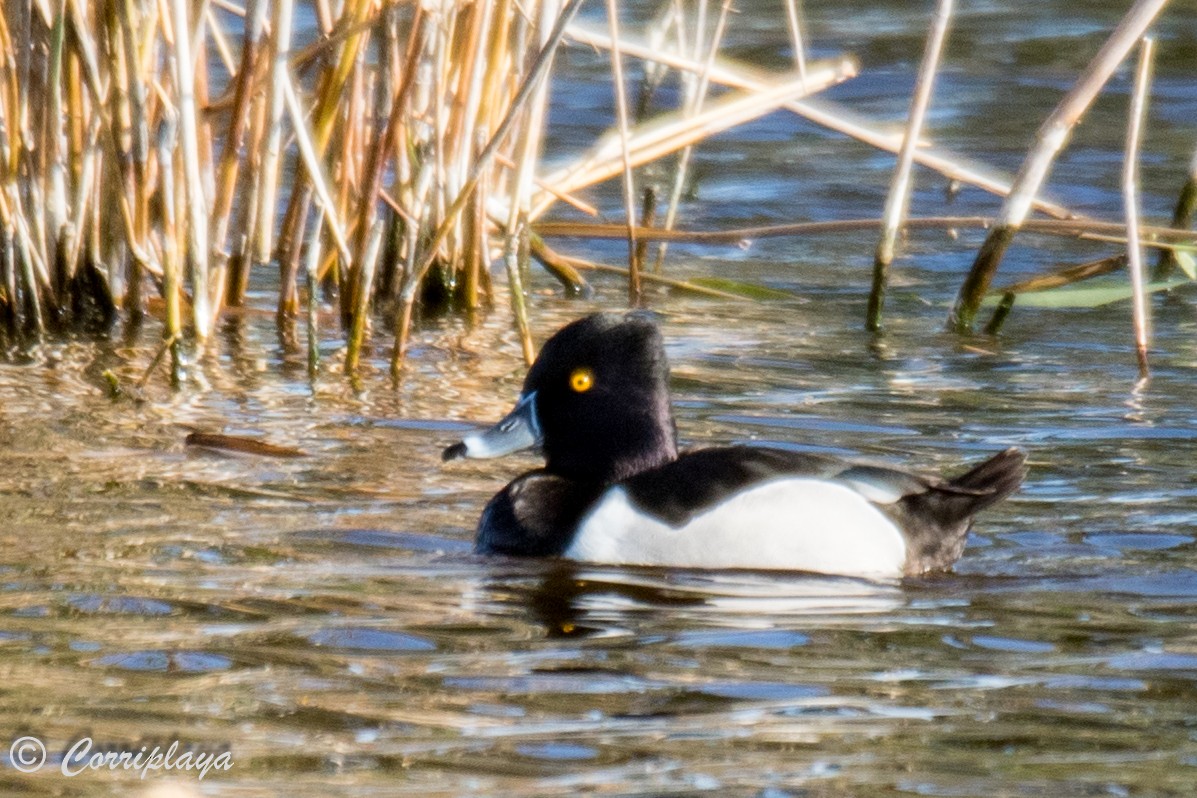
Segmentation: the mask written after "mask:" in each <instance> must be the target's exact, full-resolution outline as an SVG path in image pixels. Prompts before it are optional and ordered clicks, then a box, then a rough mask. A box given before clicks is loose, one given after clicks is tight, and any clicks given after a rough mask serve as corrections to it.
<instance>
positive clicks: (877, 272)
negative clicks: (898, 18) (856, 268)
mask: <svg viewBox="0 0 1197 798" xmlns="http://www.w3.org/2000/svg"><path fill="white" fill-rule="evenodd" d="M952 7H953V0H939V5H938V7H937V9H936V11H935V19H934V20H933V21H932V23H931V29H930V30H929V31H928V33H927V47H926V50H925V51H924V53H923V63H922V66H920V67H919V75H918V79H917V81H916V82H915V89H914V96H913V97H912V98H911V100H910V119H909V121H908V122H907V123H906V136H905V138H903V139H902V150H901V152H899V153H898V164H897V166H895V167H894V177H893V181H892V182H891V183H890V187H889V197H888V198H887V199H886V201H885V213H884V219H885V223H884V227H883V229H882V231H881V240H880V241H878V242H877V250H876V252H875V253H874V255H873V288H872V290H871V291H870V292H869V306H868V311H867V316H866V321H865V327H866V328H867V329H868V330H869V331H871V332H877V331H878V330H880V329H881V310H882V305H883V304H884V302H885V287H886V283H887V281H888V280H889V266H890V264H891V263H893V260H894V245H895V242H896V241H897V240H898V230H899V228H901V226H902V219H903V218H904V217H905V216H906V208H907V206H908V205H909V203H910V192H911V182H910V173H911V167H912V166H913V165H914V151H915V148H916V147H918V142H919V137H920V136H921V135H922V131H923V119H924V118H925V117H926V115H927V106H928V105H930V104H931V91H932V89H933V88H934V87H935V73H936V71H937V70H938V69H939V60H940V56H941V55H942V54H943V43H944V39H945V38H947V33H948V23H949V22H950V21H951V19H952Z"/></svg>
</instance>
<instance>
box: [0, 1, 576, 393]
mask: <svg viewBox="0 0 1197 798" xmlns="http://www.w3.org/2000/svg"><path fill="white" fill-rule="evenodd" d="M331 5H332V4H329V3H328V2H326V0H317V2H315V3H312V4H295V3H293V2H291V1H290V0H278V1H277V2H270V1H268V0H248V2H247V3H246V5H245V6H244V7H239V6H237V5H235V4H234V3H232V2H227V1H225V0H215V1H214V2H210V3H209V2H191V1H190V0H162V1H160V0H107V1H106V2H96V3H81V2H77V0H64V1H63V2H50V0H33V1H32V2H21V1H20V0H16V1H15V2H9V3H6V4H5V5H4V9H3V12H2V13H0V59H2V60H3V68H2V70H0V84H2V85H0V275H2V279H0V329H2V330H3V331H4V333H5V334H6V335H8V336H9V337H13V336H17V335H24V334H28V333H36V332H40V331H43V330H47V329H62V328H69V327H73V326H77V325H80V324H85V325H93V326H95V327H100V328H107V326H108V325H109V324H110V323H111V322H112V321H113V320H114V319H115V318H117V317H118V316H119V315H121V314H123V315H124V317H125V318H127V319H129V320H132V321H136V320H137V319H138V318H139V317H140V316H142V314H145V313H153V314H155V315H159V316H161V317H162V319H163V321H164V324H165V327H166V337H167V340H168V342H170V344H171V345H172V350H173V351H172V356H173V357H172V359H173V360H174V362H175V364H176V371H175V373H176V375H177V373H178V372H177V365H178V360H179V353H178V346H177V345H178V342H179V341H180V339H181V336H182V335H183V333H184V332H185V331H186V332H188V333H189V334H191V335H192V336H193V338H194V340H195V341H196V342H197V343H198V344H199V345H200V346H202V344H203V342H204V340H205V339H206V338H207V337H208V335H209V334H210V332H211V330H212V328H213V325H214V324H215V323H216V321H217V320H218V319H219V317H220V315H221V312H222V310H223V309H224V308H225V307H226V306H229V305H240V304H242V303H243V302H244V301H245V297H246V292H247V290H248V287H249V275H250V273H251V270H254V269H263V268H271V269H274V268H277V270H278V280H277V285H278V296H277V309H278V314H279V317H280V319H282V320H286V321H289V320H291V319H293V318H294V317H295V316H297V315H298V314H299V313H300V309H301V302H300V285H301V280H300V277H301V275H302V276H303V277H304V278H305V279H304V281H303V282H304V283H305V284H306V285H307V286H308V290H309V291H312V292H314V291H326V292H328V295H329V296H335V297H336V298H337V301H338V302H339V307H340V311H341V316H342V324H343V327H344V329H345V330H347V331H348V335H347V337H348V339H349V358H348V364H349V365H350V366H352V364H353V363H355V362H356V358H357V353H358V352H360V349H361V344H362V341H363V340H364V338H365V335H366V331H367V328H368V326H369V324H370V322H371V315H370V313H369V309H370V307H371V305H372V302H375V301H382V300H388V301H390V302H391V303H392V304H394V305H396V306H398V307H399V308H401V309H405V310H406V311H407V312H406V313H402V312H400V313H398V314H397V315H398V316H399V317H401V318H410V311H411V305H412V304H413V303H415V302H416V301H417V300H418V298H420V297H421V296H431V295H435V296H437V297H438V298H440V299H447V300H449V301H452V302H454V303H456V304H457V305H459V306H461V307H476V306H478V305H479V304H480V303H481V302H482V301H484V299H486V298H487V297H489V296H490V283H489V278H488V274H489V271H488V268H487V265H488V264H487V263H486V257H487V253H488V252H489V251H490V249H491V246H492V243H498V244H499V245H500V246H501V247H502V248H503V249H505V250H509V251H512V252H519V251H526V249H527V247H526V246H521V245H520V244H519V242H520V241H521V240H522V239H523V237H524V236H525V235H526V233H525V232H524V231H525V230H526V221H527V214H528V209H529V207H530V203H531V201H532V198H533V185H534V184H533V179H532V176H533V169H532V168H531V164H532V163H533V162H534V161H535V159H536V157H537V156H538V154H539V142H540V133H541V130H542V127H543V118H544V113H545V92H544V86H545V85H546V78H547V73H548V69H547V63H549V62H551V57H550V56H551V50H552V49H553V48H554V47H555V46H556V44H557V41H558V40H559V39H560V37H561V35H562V33H563V29H564V21H565V18H566V14H571V12H572V11H573V10H574V9H575V8H576V5H577V3H576V0H575V2H574V3H573V4H571V6H572V7H570V8H568V10H567V11H566V12H565V14H563V13H562V8H561V3H560V2H557V0H543V2H521V3H518V4H517V3H516V2H515V0H497V2H487V3H475V2H447V3H443V4H439V5H437V4H419V3H416V2H408V1H405V0H396V1H390V0H384V2H378V1H377V0H345V2H344V3H343V4H342V5H341V6H340V14H339V16H336V17H334V16H333V15H332V13H331V11H330V7H331ZM558 23H560V24H558ZM554 37H555V38H554ZM538 56H539V58H538ZM533 70H537V74H536V75H532V72H533ZM529 77H532V78H533V80H532V81H530V80H529ZM480 156H481V157H480ZM463 189H465V191H463ZM495 209H502V210H501V212H499V213H496V212H495ZM492 238H494V239H496V242H492V241H491V239H492ZM504 241H512V242H516V243H514V244H504V243H503V242H504ZM301 264H302V269H301ZM513 274H517V276H518V273H517V272H513ZM513 293H518V291H515V292H513ZM311 298H312V297H309V299H311ZM306 307H307V309H308V314H309V316H310V317H311V318H310V319H309V324H313V323H314V315H313V311H314V308H315V304H314V303H312V302H309V303H306Z"/></svg>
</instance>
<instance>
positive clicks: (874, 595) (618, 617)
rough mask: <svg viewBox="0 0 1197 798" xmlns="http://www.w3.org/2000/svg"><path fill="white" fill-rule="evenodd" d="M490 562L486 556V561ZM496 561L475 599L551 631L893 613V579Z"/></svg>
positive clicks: (752, 625) (896, 601) (661, 629)
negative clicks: (522, 612) (523, 613)
mask: <svg viewBox="0 0 1197 798" xmlns="http://www.w3.org/2000/svg"><path fill="white" fill-rule="evenodd" d="M491 562H492V564H493V561H491ZM511 565H512V564H510V563H509V564H507V567H499V568H495V569H494V571H492V573H491V574H490V575H489V576H488V577H487V578H486V579H484V580H483V582H482V583H481V584H480V585H479V589H478V592H477V593H476V594H475V596H474V599H475V600H477V601H478V603H480V604H489V605H491V606H492V607H493V606H494V605H495V604H496V603H497V604H501V605H504V607H510V605H512V604H519V605H522V606H523V607H524V608H526V610H527V613H528V615H527V617H528V618H529V620H531V621H533V622H535V623H536V624H537V625H539V626H541V627H543V629H544V632H545V634H546V636H548V637H550V638H566V637H596V636H621V635H633V634H634V635H644V634H652V633H653V632H654V627H655V629H656V632H658V633H668V631H669V630H670V629H672V628H674V627H675V626H677V624H678V623H683V624H684V625H686V626H688V627H690V628H693V626H694V624H696V623H697V624H700V625H703V626H715V627H721V628H726V629H728V630H760V629H768V628H773V627H774V626H775V625H777V624H782V623H785V622H787V621H792V620H793V619H795V618H813V617H820V618H822V617H826V616H829V615H861V614H878V613H886V612H891V611H893V610H894V609H896V608H898V607H900V606H903V605H904V604H905V603H906V598H905V595H904V593H903V591H902V589H901V587H900V585H899V583H897V582H875V581H868V580H862V579H853V578H847V577H827V576H821V575H811V574H799V573H778V572H772V571H766V572H755V571H697V570H679V569H669V568H622V567H599V566H593V565H588V564H583V563H576V562H571V561H568V560H553V561H544V560H540V561H519V566H523V567H515V568H514V569H513V568H512V567H510V566H511Z"/></svg>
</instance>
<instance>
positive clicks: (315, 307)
mask: <svg viewBox="0 0 1197 798" xmlns="http://www.w3.org/2000/svg"><path fill="white" fill-rule="evenodd" d="M323 229H324V214H323V213H317V214H316V220H315V223H314V224H313V225H312V228H311V230H309V231H308V241H307V257H306V260H305V266H306V267H307V268H305V269H304V273H305V275H306V276H307V290H308V319H307V321H308V323H307V339H308V379H311V380H314V379H315V378H316V374H317V373H318V372H319V369H320V337H319V336H320V314H319V309H320V299H319V294H320V275H319V272H320V233H321V231H322V230H323Z"/></svg>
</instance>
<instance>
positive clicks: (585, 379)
mask: <svg viewBox="0 0 1197 798" xmlns="http://www.w3.org/2000/svg"><path fill="white" fill-rule="evenodd" d="M569 387H571V388H573V389H574V391H575V392H577V393H586V392H587V391H589V390H590V389H591V388H593V387H594V372H593V371H591V370H590V369H588V368H580V369H574V370H573V373H572V374H570V375H569Z"/></svg>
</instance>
